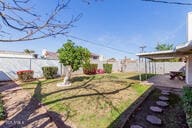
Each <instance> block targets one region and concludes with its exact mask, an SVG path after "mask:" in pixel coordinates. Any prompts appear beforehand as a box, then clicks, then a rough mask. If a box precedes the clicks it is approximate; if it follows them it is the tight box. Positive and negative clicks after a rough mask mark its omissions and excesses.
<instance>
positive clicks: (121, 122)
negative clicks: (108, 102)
mask: <svg viewBox="0 0 192 128" xmlns="http://www.w3.org/2000/svg"><path fill="white" fill-rule="evenodd" d="M154 89H155V87H154V86H151V87H150V88H149V89H148V90H147V91H146V92H144V93H143V94H142V95H141V96H140V97H139V98H138V99H137V100H136V101H135V102H134V103H133V104H132V105H131V106H130V107H128V108H127V109H126V110H125V111H124V112H123V113H122V114H121V115H120V117H119V118H118V121H117V123H116V124H115V127H116V128H123V127H124V126H125V124H126V122H127V120H128V119H129V118H130V117H131V115H132V114H133V113H134V112H135V111H136V109H137V108H138V107H139V106H140V105H141V104H142V103H143V102H144V101H145V99H146V98H147V97H148V96H149V95H150V94H151V92H152V91H153V90H154Z"/></svg>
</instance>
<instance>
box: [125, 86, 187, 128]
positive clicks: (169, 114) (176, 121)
mask: <svg viewBox="0 0 192 128" xmlns="http://www.w3.org/2000/svg"><path fill="white" fill-rule="evenodd" d="M160 95H161V91H160V90H159V89H155V90H154V91H153V92H152V93H151V94H150V95H149V97H148V98H147V99H146V100H145V101H144V102H143V104H142V105H141V106H140V107H139V108H138V109H137V110H136V112H135V113H134V114H133V115H132V116H131V117H130V119H129V120H128V121H127V123H126V125H125V126H124V128H129V127H130V125H132V124H138V125H141V126H143V127H144V128H188V126H187V124H186V118H185V113H184V111H183V108H182V104H181V99H180V97H179V96H178V95H176V94H174V93H171V94H170V96H169V106H168V107H166V108H163V113H154V112H152V111H150V109H149V108H150V106H157V105H156V103H155V102H156V101H157V100H158V97H159V96H160ZM147 115H155V116H157V117H159V118H160V119H161V120H162V122H163V124H162V125H161V126H155V125H152V124H150V123H148V122H147V121H146V116H147Z"/></svg>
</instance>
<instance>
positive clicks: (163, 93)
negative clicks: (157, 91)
mask: <svg viewBox="0 0 192 128" xmlns="http://www.w3.org/2000/svg"><path fill="white" fill-rule="evenodd" d="M161 94H162V95H167V96H168V95H170V93H169V92H168V91H162V92H161Z"/></svg>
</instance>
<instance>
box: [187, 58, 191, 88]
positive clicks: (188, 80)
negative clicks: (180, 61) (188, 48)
mask: <svg viewBox="0 0 192 128" xmlns="http://www.w3.org/2000/svg"><path fill="white" fill-rule="evenodd" d="M186 83H187V84H188V85H190V86H192V56H188V57H187V63H186Z"/></svg>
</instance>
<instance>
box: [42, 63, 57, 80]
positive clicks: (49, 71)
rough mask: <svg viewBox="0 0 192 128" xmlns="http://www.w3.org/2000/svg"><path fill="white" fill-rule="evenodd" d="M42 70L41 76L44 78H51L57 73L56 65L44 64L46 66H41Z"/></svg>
mask: <svg viewBox="0 0 192 128" xmlns="http://www.w3.org/2000/svg"><path fill="white" fill-rule="evenodd" d="M42 70H43V76H44V77H45V78H46V79H53V78H54V77H56V75H57V71H58V67H55V66H46V67H42Z"/></svg>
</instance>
